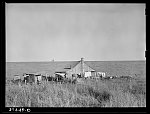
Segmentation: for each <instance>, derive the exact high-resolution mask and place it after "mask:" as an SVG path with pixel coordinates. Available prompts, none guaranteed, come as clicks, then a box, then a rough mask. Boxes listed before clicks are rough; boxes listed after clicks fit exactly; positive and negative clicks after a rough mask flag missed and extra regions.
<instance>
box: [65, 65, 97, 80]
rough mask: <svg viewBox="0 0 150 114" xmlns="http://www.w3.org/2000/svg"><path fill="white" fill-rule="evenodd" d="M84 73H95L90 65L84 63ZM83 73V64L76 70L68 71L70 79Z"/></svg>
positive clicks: (76, 67)
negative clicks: (73, 75)
mask: <svg viewBox="0 0 150 114" xmlns="http://www.w3.org/2000/svg"><path fill="white" fill-rule="evenodd" d="M83 69H84V70H83V72H91V71H95V70H93V69H92V68H90V67H89V66H88V65H86V64H85V63H83ZM80 73H82V67H81V62H80V63H79V64H77V65H76V66H75V67H74V68H72V69H70V70H68V71H67V74H68V77H70V76H71V75H72V74H80Z"/></svg>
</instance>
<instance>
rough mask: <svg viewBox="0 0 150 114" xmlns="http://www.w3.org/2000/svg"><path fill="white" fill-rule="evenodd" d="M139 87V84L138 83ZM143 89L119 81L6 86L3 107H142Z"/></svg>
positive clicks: (144, 97)
mask: <svg viewBox="0 0 150 114" xmlns="http://www.w3.org/2000/svg"><path fill="white" fill-rule="evenodd" d="M140 84H141V83H140ZM144 87H145V86H142V85H140V86H139V85H138V83H137V81H136V82H134V83H133V82H132V85H131V82H130V83H128V82H125V81H124V82H123V81H120V80H113V81H105V82H103V81H101V80H97V81H94V80H85V81H84V83H78V84H56V83H51V82H45V83H42V84H41V85H32V86H31V85H22V86H18V85H13V84H11V83H7V85H6V107H146V90H145V88H144Z"/></svg>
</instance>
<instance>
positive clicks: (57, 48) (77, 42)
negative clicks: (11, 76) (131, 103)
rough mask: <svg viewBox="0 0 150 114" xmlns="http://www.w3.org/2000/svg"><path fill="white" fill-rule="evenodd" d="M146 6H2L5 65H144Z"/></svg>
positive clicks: (69, 4) (96, 4) (88, 4)
mask: <svg viewBox="0 0 150 114" xmlns="http://www.w3.org/2000/svg"><path fill="white" fill-rule="evenodd" d="M145 51H146V17H145V4H125V3H123V4H108V3H105V4H104V3H103V4H102V3H95V4H94V3H93V4H92V3H80V4H79V3H78V4H75V3H72V4H71V3H61V4H58V3H55V4H53V3H50V4H48V3H46V4H41V3H36V4H33V3H32V4H31V3H30V4H29V3H28V4H25V3H22V4H19V3H17V4H14V3H7V4H6V61H7V62H27V61H51V60H53V59H54V60H55V61H76V60H80V58H82V57H83V58H84V59H85V60H86V61H120V60H121V61H122V60H145Z"/></svg>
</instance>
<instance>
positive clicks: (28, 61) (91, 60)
mask: <svg viewBox="0 0 150 114" xmlns="http://www.w3.org/2000/svg"><path fill="white" fill-rule="evenodd" d="M63 61H64V62H65V61H66V62H67V61H80V60H54V61H52V60H50V61H5V62H63ZM84 61H93V62H94V61H102V62H103V61H104V62H105V61H106V62H107V61H146V59H145V60H144V59H141V60H84Z"/></svg>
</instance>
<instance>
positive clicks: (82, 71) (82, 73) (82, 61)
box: [81, 58, 84, 77]
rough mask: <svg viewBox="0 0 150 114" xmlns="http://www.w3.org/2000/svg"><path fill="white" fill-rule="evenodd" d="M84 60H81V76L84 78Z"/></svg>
mask: <svg viewBox="0 0 150 114" xmlns="http://www.w3.org/2000/svg"><path fill="white" fill-rule="evenodd" d="M83 63H84V58H81V76H82V77H83V76H84V68H83Z"/></svg>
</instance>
